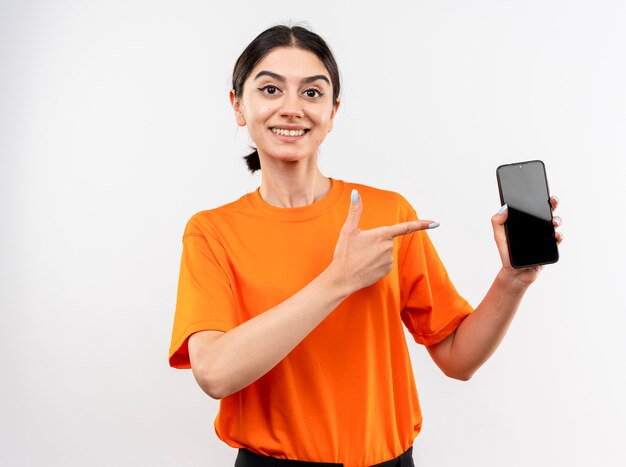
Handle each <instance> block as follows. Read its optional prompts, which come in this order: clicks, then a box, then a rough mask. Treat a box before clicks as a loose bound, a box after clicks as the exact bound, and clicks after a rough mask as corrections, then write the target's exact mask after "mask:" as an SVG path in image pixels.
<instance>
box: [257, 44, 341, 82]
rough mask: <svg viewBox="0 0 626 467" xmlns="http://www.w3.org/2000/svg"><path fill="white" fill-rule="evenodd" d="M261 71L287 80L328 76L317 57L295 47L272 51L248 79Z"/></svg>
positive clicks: (258, 64)
mask: <svg viewBox="0 0 626 467" xmlns="http://www.w3.org/2000/svg"><path fill="white" fill-rule="evenodd" d="M261 70H267V71H272V72H274V73H278V74H279V75H282V76H284V77H285V78H287V79H289V78H296V79H301V78H306V77H308V76H314V75H325V76H329V73H328V70H327V69H326V67H325V66H324V64H323V63H322V62H321V60H320V59H319V58H317V55H315V54H314V53H313V52H309V51H308V50H302V49H298V48H295V47H278V48H276V49H274V50H272V51H271V52H270V53H268V54H267V55H266V56H265V57H263V59H262V60H261V61H260V62H259V63H257V65H256V66H255V67H254V69H253V70H252V72H251V73H250V76H249V77H248V79H254V77H255V76H256V74H257V73H258V72H259V71H261Z"/></svg>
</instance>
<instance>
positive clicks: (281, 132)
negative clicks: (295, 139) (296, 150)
mask: <svg viewBox="0 0 626 467" xmlns="http://www.w3.org/2000/svg"><path fill="white" fill-rule="evenodd" d="M272 133H274V134H276V135H281V136H302V135H304V133H305V132H304V130H283V129H282V128H272Z"/></svg>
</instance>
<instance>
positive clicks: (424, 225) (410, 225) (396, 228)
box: [385, 220, 439, 238]
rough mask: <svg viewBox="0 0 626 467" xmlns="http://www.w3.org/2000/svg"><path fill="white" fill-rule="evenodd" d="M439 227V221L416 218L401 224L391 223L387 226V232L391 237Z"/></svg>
mask: <svg viewBox="0 0 626 467" xmlns="http://www.w3.org/2000/svg"><path fill="white" fill-rule="evenodd" d="M437 227H439V222H434V221H428V220H416V221H408V222H402V223H400V224H395V225H390V226H388V227H385V230H386V233H387V234H388V235H389V236H390V237H392V238H393V237H397V236H399V235H406V234H410V233H413V232H415V231H417V230H428V229H436V228H437Z"/></svg>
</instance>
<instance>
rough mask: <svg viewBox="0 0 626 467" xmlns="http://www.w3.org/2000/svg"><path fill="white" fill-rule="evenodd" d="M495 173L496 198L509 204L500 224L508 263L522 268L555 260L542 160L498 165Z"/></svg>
mask: <svg viewBox="0 0 626 467" xmlns="http://www.w3.org/2000/svg"><path fill="white" fill-rule="evenodd" d="M496 175H497V179H498V187H499V189H500V200H501V201H502V204H504V203H506V204H507V205H508V207H509V209H508V210H509V214H508V218H507V220H506V222H505V224H504V226H505V230H506V235H507V241H508V243H509V254H510V257H511V264H512V266H513V267H515V268H523V267H528V266H535V265H538V264H548V263H555V262H556V261H558V259H559V252H558V248H557V244H556V237H555V234H554V225H553V224H552V209H551V208H550V194H549V191H548V180H547V177H546V171H545V166H544V164H543V162H541V161H528V162H517V163H515V164H508V165H502V166H500V167H498V169H497V170H496Z"/></svg>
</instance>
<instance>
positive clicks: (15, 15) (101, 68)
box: [0, 0, 626, 467]
mask: <svg viewBox="0 0 626 467" xmlns="http://www.w3.org/2000/svg"><path fill="white" fill-rule="evenodd" d="M368 5H369V4H364V3H362V2H356V1H354V2H338V1H321V0H320V1H317V2H314V3H308V2H292V1H283V0H274V1H272V2H259V1H251V0H245V1H239V2H233V3H232V4H229V5H227V4H226V3H223V4H222V5H221V6H215V5H213V4H212V3H211V2H208V1H207V2H170V1H162V0H161V1H147V0H145V1H139V0H133V1H115V2H111V1H106V2H105V1H100V2H96V1H90V2H81V1H77V0H67V1H39V2H36V1H19V2H18V1H14V2H8V1H3V2H0V80H1V81H0V156H1V167H0V170H1V171H0V176H1V179H0V182H1V183H0V203H1V209H2V211H1V219H2V221H1V222H2V229H0V253H1V261H0V274H1V281H0V288H1V290H0V292H1V294H0V307H1V313H0V346H1V347H0V365H1V375H2V384H1V385H0V464H1V465H6V466H44V465H45V466H83V465H89V466H112V465H115V466H138V465H151V466H182V465H184V466H207V465H211V466H213V465H214V466H228V465H232V462H233V459H234V455H235V452H234V451H233V450H231V449H230V448H228V447H226V446H225V445H222V444H221V443H220V442H219V441H218V440H217V438H216V436H215V434H214V432H213V428H212V422H213V417H214V415H215V413H216V410H217V403H216V402H214V401H212V400H210V399H209V398H208V397H206V396H204V394H203V393H202V392H201V391H200V389H198V388H197V386H196V385H195V382H194V381H193V377H192V375H191V373H190V372H188V371H177V370H173V369H170V368H169V367H168V366H167V350H168V346H169V339H170V332H171V324H172V318H173V310H174V303H175V295H176V284H177V275H178V265H179V258H180V252H181V234H182V230H183V228H184V225H185V222H186V220H187V219H188V218H189V216H191V215H192V214H193V213H194V212H196V211H198V210H201V209H207V208H210V207H214V206H217V205H220V204H223V203H225V202H227V201H230V200H233V199H235V198H237V197H239V196H241V195H242V194H243V193H246V192H248V191H251V190H253V189H254V188H255V187H256V186H257V185H258V184H259V180H260V179H259V178H258V176H255V177H252V176H250V175H248V173H247V171H246V169H245V167H244V164H243V162H242V161H241V159H240V156H242V155H243V154H245V152H246V148H247V146H246V145H247V143H248V139H247V135H246V132H245V130H238V128H237V126H236V125H235V122H234V120H233V118H232V113H231V110H230V108H229V105H228V99H227V92H228V89H229V84H228V83H229V78H230V72H231V70H232V65H233V63H234V61H235V59H236V58H237V56H238V55H239V53H240V52H241V50H242V49H243V48H244V47H245V45H246V44H247V43H248V42H249V41H250V40H251V39H252V38H253V37H254V36H255V35H256V34H257V33H259V32H260V31H261V30H263V29H265V28H266V27H268V26H270V25H273V24H275V23H277V22H281V21H285V20H289V19H292V20H294V21H300V20H304V21H307V22H308V23H309V24H310V25H311V26H313V27H314V29H315V30H316V31H317V32H319V33H320V34H322V36H324V37H325V38H326V39H327V40H328V42H329V43H330V45H331V46H332V48H333V50H334V51H335V53H336V56H337V59H338V62H339V65H340V67H341V70H342V76H343V84H344V89H343V105H342V108H341V110H340V113H339V115H338V117H337V121H336V126H335V130H334V132H333V133H332V134H331V135H330V137H329V138H328V140H327V141H326V143H325V144H324V146H323V148H322V153H321V167H322V170H323V172H324V173H325V174H326V175H330V176H333V177H336V178H342V179H345V180H350V181H356V182H361V183H367V184H372V185H375V186H379V187H383V188H387V189H392V190H395V191H398V192H400V193H402V194H403V195H405V197H407V198H408V199H409V200H410V201H411V202H412V203H413V205H414V206H415V207H416V208H417V210H418V212H419V213H420V214H422V215H424V216H427V217H432V218H436V219H437V220H439V221H440V222H441V224H442V226H441V228H440V229H438V230H437V231H435V232H433V234H432V238H433V240H434V241H435V244H436V245H437V247H438V249H439V252H440V254H441V256H442V257H443V259H444V261H445V263H446V265H447V267H448V269H449V272H450V274H451V275H452V277H453V279H454V280H455V283H456V285H457V287H458V289H459V290H460V291H461V292H462V293H463V294H464V295H465V296H466V297H467V298H468V299H469V300H470V301H471V302H472V303H473V304H475V305H476V304H478V302H479V301H480V299H481V297H482V295H483V294H484V293H485V292H486V290H487V288H488V287H489V285H490V282H491V280H492V279H493V277H494V276H495V273H496V271H497V269H498V257H497V253H496V249H495V246H494V244H493V242H492V233H491V226H490V223H489V218H490V216H491V215H492V214H493V213H494V212H495V211H497V209H498V207H499V202H498V193H497V186H496V181H495V168H496V166H497V165H499V164H502V163H507V162H514V161H518V160H526V159H530V158H541V159H543V160H544V161H545V163H546V166H547V169H548V177H549V180H550V183H551V188H552V191H553V193H555V194H558V195H559V196H560V198H561V201H562V207H561V209H560V215H561V216H562V217H563V218H564V221H565V223H564V226H563V232H564V233H565V237H566V242H565V243H564V244H563V246H562V248H561V256H562V259H561V261H560V262H559V263H558V264H556V265H554V266H551V267H548V268H546V270H545V271H544V273H543V274H542V277H541V278H540V280H539V281H538V282H537V283H536V284H535V285H534V287H533V288H532V290H530V291H529V293H528V294H527V296H526V298H525V301H524V304H523V307H522V309H521V310H520V312H519V314H518V316H517V317H516V319H515V322H514V323H513V326H512V328H511V330H510V332H509V334H508V336H507V338H506V339H505V342H504V343H503V345H502V346H501V348H500V349H499V351H498V352H497V353H496V355H495V356H494V357H493V358H492V359H491V360H490V361H489V362H488V363H487V364H486V365H485V366H484V367H483V368H482V369H481V370H480V371H479V373H478V374H477V375H476V376H475V377H474V379H473V380H471V381H470V382H467V383H460V382H456V381H452V380H449V379H446V378H445V377H444V376H443V375H442V374H441V373H440V372H439V371H438V370H437V369H436V368H435V366H434V364H433V363H432V362H431V361H430V360H429V358H428V356H427V353H426V352H425V350H424V349H423V348H420V347H418V346H416V345H414V344H413V345H412V346H411V347H412V354H413V361H414V367H415V373H416V378H417V383H418V388H419V390H420V395H421V400H422V405H423V409H424V414H425V422H424V429H423V432H422V434H421V435H420V437H419V438H418V439H417V441H416V445H415V459H416V461H417V464H418V465H424V466H426V465H428V466H433V467H447V466H457V465H469V466H478V465H480V466H527V465H540V466H544V465H545V466H547V465H568V466H589V465H603V466H618V465H624V461H625V459H626V456H625V449H624V447H623V446H624V445H623V443H622V442H621V441H622V438H623V436H624V434H625V433H626V421H625V420H626V407H625V402H624V401H625V399H624V397H623V394H624V393H625V392H626V381H625V378H624V376H625V369H626V365H625V362H626V345H625V344H624V337H623V335H624V328H625V324H626V318H625V312H626V306H625V305H626V301H625V299H624V287H625V285H624V273H623V267H622V266H623V263H624V260H625V259H626V255H625V251H624V250H625V247H624V240H623V232H624V230H625V227H626V223H625V222H624V216H623V207H624V204H625V202H626V196H625V189H624V170H625V169H626V164H625V162H624V159H625V156H626V86H625V85H624V83H626V60H624V57H625V45H626V28H625V27H624V24H626V4H625V3H624V2H622V1H620V0H614V1H608V0H605V1H603V0H594V1H569V2H566V1H556V0H530V1H524V2H522V1H519V2H512V1H501V0H477V1H472V2H464V1H461V0H458V1H452V0H443V1H437V2H426V1H411V2H409V1H406V2H383V3H381V2H372V3H371V6H368Z"/></svg>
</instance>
